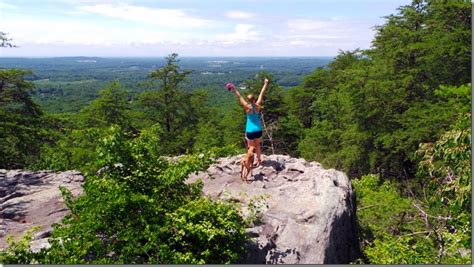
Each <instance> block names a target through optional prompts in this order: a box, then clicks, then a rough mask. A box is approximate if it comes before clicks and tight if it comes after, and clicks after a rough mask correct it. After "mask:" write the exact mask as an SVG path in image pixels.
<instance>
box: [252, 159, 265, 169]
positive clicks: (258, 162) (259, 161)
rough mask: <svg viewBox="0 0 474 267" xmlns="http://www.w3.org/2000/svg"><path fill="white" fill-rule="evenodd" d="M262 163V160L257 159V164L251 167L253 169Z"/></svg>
mask: <svg viewBox="0 0 474 267" xmlns="http://www.w3.org/2000/svg"><path fill="white" fill-rule="evenodd" d="M263 162H264V161H263V160H261V159H259V160H258V161H257V164H255V165H253V167H254V168H255V167H258V166H260V165H262V164H263Z"/></svg>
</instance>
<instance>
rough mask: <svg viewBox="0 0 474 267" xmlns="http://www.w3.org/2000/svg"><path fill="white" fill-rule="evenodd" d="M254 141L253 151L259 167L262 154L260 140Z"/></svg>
mask: <svg viewBox="0 0 474 267" xmlns="http://www.w3.org/2000/svg"><path fill="white" fill-rule="evenodd" d="M254 141H255V151H256V152H257V161H258V165H260V164H261V163H262V152H261V149H260V143H261V141H262V139H261V138H257V139H255V140H254Z"/></svg>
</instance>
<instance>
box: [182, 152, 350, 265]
mask: <svg viewBox="0 0 474 267" xmlns="http://www.w3.org/2000/svg"><path fill="white" fill-rule="evenodd" d="M242 156H243V155H240V156H234V157H230V158H221V159H219V160H218V161H217V163H216V164H214V165H212V166H211V167H210V168H209V169H208V170H207V173H206V172H201V173H199V174H198V175H193V176H192V177H190V179H189V181H194V180H196V179H198V178H202V181H203V182H204V188H203V191H204V193H205V194H206V195H208V196H210V197H211V198H221V199H230V200H233V201H236V202H237V203H240V204H241V205H242V206H243V207H244V209H245V210H247V214H250V215H251V216H255V215H256V214H255V213H259V214H257V216H259V215H260V217H261V220H260V221H261V222H260V223H256V224H255V225H254V227H252V228H249V229H248V232H249V233H250V234H251V236H252V237H253V241H254V242H255V244H254V245H250V246H249V253H248V255H247V258H246V259H245V263H285V264H294V263H300V264H305V263H315V264H318V263H321V264H322V263H349V262H350V261H352V260H354V259H355V258H356V257H357V256H358V254H359V245H358V241H357V228H356V217H355V195H354V190H353V189H352V185H351V182H350V180H349V179H348V177H347V176H346V175H345V174H344V173H342V172H339V171H336V170H333V169H330V170H326V169H324V168H322V166H321V164H319V163H317V162H306V161H305V160H303V159H295V158H291V157H289V156H283V155H271V156H263V157H262V158H263V160H264V161H265V163H264V164H263V165H262V166H260V167H257V168H256V169H254V171H253V174H254V176H253V177H252V178H249V179H250V181H251V183H244V182H242V181H241V180H240V165H239V163H240V159H241V158H242ZM249 203H252V204H251V206H256V207H254V208H253V211H252V210H250V211H249V209H248V207H249ZM256 209H257V210H258V211H257V212H256V211H255V210H256Z"/></svg>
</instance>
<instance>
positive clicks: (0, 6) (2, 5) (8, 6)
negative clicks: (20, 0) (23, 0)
mask: <svg viewBox="0 0 474 267" xmlns="http://www.w3.org/2000/svg"><path fill="white" fill-rule="evenodd" d="M15 8H18V7H17V6H15V5H12V4H8V3H5V2H1V1H0V11H1V10H4V9H15Z"/></svg>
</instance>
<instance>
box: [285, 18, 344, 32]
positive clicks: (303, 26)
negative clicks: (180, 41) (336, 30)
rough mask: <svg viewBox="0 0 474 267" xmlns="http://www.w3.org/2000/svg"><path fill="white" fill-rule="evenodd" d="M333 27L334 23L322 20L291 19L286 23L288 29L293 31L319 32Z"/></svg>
mask: <svg viewBox="0 0 474 267" xmlns="http://www.w3.org/2000/svg"><path fill="white" fill-rule="evenodd" d="M334 25H335V23H334V22H331V21H324V20H309V19H292V20H289V21H288V28H289V29H290V30H293V31H314V30H321V29H326V28H328V27H331V26H334Z"/></svg>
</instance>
